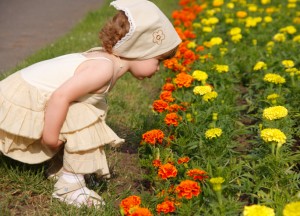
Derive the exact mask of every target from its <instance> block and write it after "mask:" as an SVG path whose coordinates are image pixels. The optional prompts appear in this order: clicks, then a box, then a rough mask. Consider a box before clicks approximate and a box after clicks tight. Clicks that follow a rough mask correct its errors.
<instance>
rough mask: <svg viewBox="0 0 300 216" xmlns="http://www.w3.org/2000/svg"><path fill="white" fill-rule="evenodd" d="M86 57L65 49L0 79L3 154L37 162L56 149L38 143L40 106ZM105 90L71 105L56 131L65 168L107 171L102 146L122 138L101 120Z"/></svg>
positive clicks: (41, 107)
mask: <svg viewBox="0 0 300 216" xmlns="http://www.w3.org/2000/svg"><path fill="white" fill-rule="evenodd" d="M102 58H103V57H102ZM92 59H95V58H92ZM106 59H107V58H106ZM87 60H90V58H87V57H86V56H84V55H83V54H81V53H73V54H67V55H63V56H60V57H56V58H53V59H50V60H46V61H42V62H39V63H36V64H33V65H31V66H29V67H27V68H24V69H22V70H20V71H18V72H16V73H14V74H12V75H10V76H8V77H7V78H5V79H4V80H2V81H0V151H1V152H2V153H3V154H4V155H6V156H8V157H10V158H13V159H15V160H18V161H21V162H24V163H29V164H37V163H41V162H44V161H46V160H49V159H50V158H52V157H53V156H54V155H55V154H56V152H53V151H51V150H50V149H48V148H46V147H45V146H43V145H42V144H41V143H40V139H41V135H42V131H43V125H44V112H45V107H46V104H47V101H48V99H49V98H50V96H51V94H52V92H53V91H54V90H55V89H57V88H58V87H59V86H60V85H61V84H62V83H64V82H65V81H66V80H68V79H69V78H71V77H72V76H73V74H74V72H75V70H76V68H77V67H78V66H79V65H80V64H81V63H83V62H84V61H87ZM107 60H109V59H107ZM109 61H110V60H109ZM106 93H107V91H106V92H105V93H103V94H89V95H86V96H85V97H82V98H80V99H79V100H78V102H74V103H73V104H71V105H70V107H69V111H68V114H67V117H66V120H65V122H64V124H63V126H62V129H61V132H60V139H62V140H64V141H65V142H66V143H65V145H64V161H63V163H64V165H63V166H64V168H65V169H66V170H68V171H71V172H75V173H83V174H85V173H93V172H98V173H100V174H102V175H108V174H109V170H108V164H107V159H106V156H105V152H104V149H103V147H104V145H106V144H110V145H112V146H117V145H120V144H121V143H123V142H124V140H123V139H121V138H120V137H118V136H117V135H116V134H115V133H114V132H113V131H112V129H111V128H110V127H108V126H107V124H106V123H105V116H106V113H107V103H106V99H105V96H106ZM57 109H59V107H58V108H57Z"/></svg>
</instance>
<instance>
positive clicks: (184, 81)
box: [174, 72, 194, 88]
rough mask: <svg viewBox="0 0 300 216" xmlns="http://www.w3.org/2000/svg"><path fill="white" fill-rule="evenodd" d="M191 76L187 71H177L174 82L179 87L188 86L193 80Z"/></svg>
mask: <svg viewBox="0 0 300 216" xmlns="http://www.w3.org/2000/svg"><path fill="white" fill-rule="evenodd" d="M193 80H194V79H193V77H192V76H191V75H189V74H187V73H182V72H181V73H179V74H177V75H176V78H175V80H174V81H175V83H176V85H177V86H178V87H179V88H182V87H190V86H191V84H192V82H193Z"/></svg>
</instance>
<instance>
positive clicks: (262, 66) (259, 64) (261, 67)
mask: <svg viewBox="0 0 300 216" xmlns="http://www.w3.org/2000/svg"><path fill="white" fill-rule="evenodd" d="M266 69H267V64H266V63H265V62H263V61H258V62H257V63H256V64H255V65H254V67H253V70H255V71H257V70H266Z"/></svg>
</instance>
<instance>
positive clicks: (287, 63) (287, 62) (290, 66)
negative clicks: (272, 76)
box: [281, 60, 295, 68]
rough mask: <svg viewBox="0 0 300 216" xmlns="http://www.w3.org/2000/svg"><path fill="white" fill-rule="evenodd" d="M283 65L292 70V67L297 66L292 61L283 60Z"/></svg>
mask: <svg viewBox="0 0 300 216" xmlns="http://www.w3.org/2000/svg"><path fill="white" fill-rule="evenodd" d="M281 64H282V65H283V66H284V67H285V68H292V67H294V66H295V63H294V61H292V60H283V61H282V62H281Z"/></svg>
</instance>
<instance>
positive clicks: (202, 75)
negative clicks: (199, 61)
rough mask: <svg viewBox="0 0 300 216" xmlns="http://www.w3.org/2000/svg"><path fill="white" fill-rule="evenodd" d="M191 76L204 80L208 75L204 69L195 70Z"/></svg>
mask: <svg viewBox="0 0 300 216" xmlns="http://www.w3.org/2000/svg"><path fill="white" fill-rule="evenodd" d="M192 77H193V78H194V79H196V80H198V81H206V80H207V78H208V75H207V73H205V72H204V71H201V70H195V71H194V72H193V74H192Z"/></svg>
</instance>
